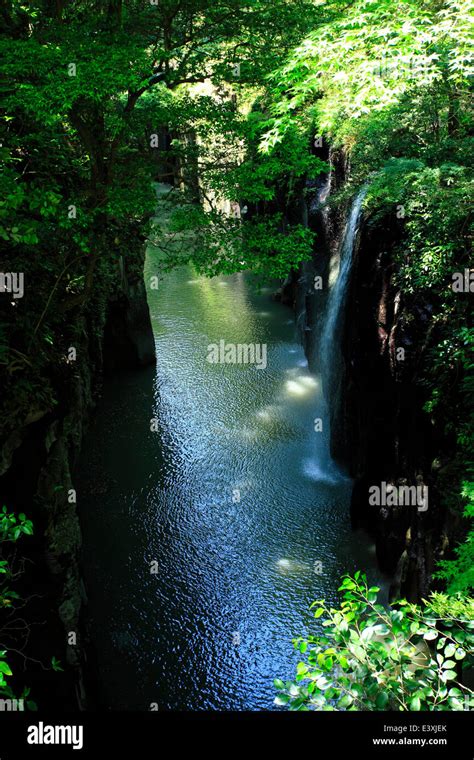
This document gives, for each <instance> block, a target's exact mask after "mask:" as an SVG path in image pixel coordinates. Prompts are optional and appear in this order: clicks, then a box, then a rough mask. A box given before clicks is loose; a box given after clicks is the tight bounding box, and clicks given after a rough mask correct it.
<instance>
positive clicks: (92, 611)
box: [78, 250, 380, 710]
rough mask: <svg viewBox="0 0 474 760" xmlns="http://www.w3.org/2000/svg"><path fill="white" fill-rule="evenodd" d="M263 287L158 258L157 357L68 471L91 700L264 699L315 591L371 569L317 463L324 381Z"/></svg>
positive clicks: (106, 412) (119, 393)
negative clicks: (168, 267)
mask: <svg viewBox="0 0 474 760" xmlns="http://www.w3.org/2000/svg"><path fill="white" fill-rule="evenodd" d="M155 255H156V254H155V253H154V252H153V250H150V251H149V252H148V258H147V264H146V281H147V282H149V281H150V277H151V276H152V275H153V273H154V272H155V270H156V261H155V259H154V256H155ZM273 290H274V284H272V283H269V284H268V286H267V287H263V288H260V289H258V288H257V287H256V285H255V284H254V283H253V281H252V279H251V278H250V277H249V276H248V275H244V274H235V275H232V276H228V277H225V276H222V277H216V278H213V279H211V280H209V279H205V278H203V277H198V276H196V274H195V273H194V272H193V270H192V269H191V268H190V267H182V268H180V269H178V270H175V271H173V272H172V273H170V274H167V275H166V276H165V277H164V280H163V281H162V282H161V283H160V286H159V288H158V289H157V290H149V294H148V296H149V305H150V311H151V316H152V323H153V329H154V333H155V337H156V354H157V357H158V358H157V366H156V368H155V367H152V368H148V369H145V370H142V371H138V372H130V373H120V374H118V375H116V376H115V377H114V378H112V379H110V380H109V381H107V383H106V386H105V389H104V395H103V399H102V401H101V404H100V406H99V408H98V410H97V413H96V415H95V419H94V421H93V424H92V426H91V429H90V431H89V433H88V435H87V438H86V442H85V445H84V449H83V455H82V459H81V463H80V472H79V483H78V494H79V502H80V503H79V506H80V514H81V522H82V529H83V536H84V557H83V564H84V574H85V580H86V586H87V591H88V596H89V604H88V608H87V617H88V625H89V628H90V631H91V636H92V640H93V643H94V649H95V654H96V659H97V668H98V698H99V702H100V705H101V706H102V707H105V708H108V709H137V710H149V709H150V706H153V708H155V709H156V707H157V708H158V709H159V710H170V709H171V710H176V709H185V710H261V709H273V699H274V696H275V691H274V687H273V679H274V678H275V677H278V678H283V679H286V678H292V677H293V675H294V669H295V666H296V663H297V662H298V661H299V659H300V658H301V656H300V655H298V654H297V653H295V652H294V650H293V648H292V643H291V640H292V638H293V637H295V636H298V635H300V634H304V633H305V632H307V631H310V630H311V631H315V630H318V626H319V627H320V625H321V622H320V621H315V620H314V619H313V618H312V613H311V611H310V609H309V606H310V604H311V602H312V601H313V600H314V599H317V598H321V597H324V598H326V599H327V600H333V601H334V602H335V601H336V599H337V586H338V581H339V578H340V576H341V574H342V573H344V572H347V571H349V572H353V571H354V570H355V569H357V568H362V569H365V570H367V571H368V573H369V576H370V579H371V581H372V582H373V581H380V577H379V574H378V572H377V570H376V569H375V567H376V566H375V558H374V551H373V547H372V546H371V545H370V544H369V542H368V540H367V538H366V537H365V536H364V535H363V534H361V533H354V532H352V531H351V529H350V521H349V500H350V492H351V482H350V480H349V479H348V478H347V477H345V476H343V475H342V474H341V473H339V472H338V471H337V470H336V469H335V468H331V471H330V472H327V473H325V472H324V468H323V467H322V465H321V461H320V457H319V454H318V452H319V451H321V450H322V448H325V449H326V450H327V436H328V431H327V429H326V428H327V425H324V427H323V430H322V431H318V430H315V427H316V428H317V427H318V426H317V425H316V426H315V420H316V419H319V418H323V417H324V414H323V403H322V397H321V386H320V381H319V379H318V378H317V377H315V376H313V375H312V374H311V373H310V372H309V370H308V365H307V361H306V359H305V355H304V353H303V349H302V347H301V345H300V343H299V341H298V339H297V333H296V328H295V324H294V318H293V314H292V312H291V311H290V310H289V309H288V308H287V307H285V306H283V305H281V304H280V303H278V302H275V301H274V300H272V298H271V293H272V291H273ZM220 340H225V341H226V343H233V344H239V343H240V344H244V343H245V344H250V343H252V344H265V345H266V347H267V366H266V368H258V367H257V366H255V365H251V364H241V365H239V364H213V363H210V362H209V361H207V355H208V345H209V344H212V343H217V344H218V343H219V341H220ZM323 444H324V445H323Z"/></svg>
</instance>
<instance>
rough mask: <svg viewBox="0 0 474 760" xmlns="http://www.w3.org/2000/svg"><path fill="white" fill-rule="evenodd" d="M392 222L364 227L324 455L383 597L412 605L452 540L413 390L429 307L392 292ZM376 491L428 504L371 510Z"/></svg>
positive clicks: (436, 462) (433, 443)
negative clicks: (392, 489)
mask: <svg viewBox="0 0 474 760" xmlns="http://www.w3.org/2000/svg"><path fill="white" fill-rule="evenodd" d="M399 239H400V228H399V226H398V224H397V220H396V218H392V219H386V221H385V224H384V225H383V226H382V225H380V223H377V224H373V223H371V220H370V219H365V220H363V223H362V226H361V232H360V236H359V242H358V246H357V250H356V252H355V259H354V266H353V270H352V280H351V287H350V292H349V294H348V302H347V307H346V319H345V323H344V328H343V334H342V348H343V356H344V362H343V367H342V382H341V387H342V394H341V403H340V405H339V408H338V409H337V410H336V413H335V416H334V426H333V430H332V449H333V453H334V456H335V457H336V458H337V459H341V460H342V461H344V462H347V463H348V465H349V469H350V472H351V475H352V476H353V477H354V479H355V485H354V491H353V496H352V506H351V515H352V521H353V523H354V524H355V525H356V526H357V525H364V526H365V527H366V528H367V529H368V530H370V531H371V532H372V533H373V535H374V537H375V540H376V547H377V558H378V561H379V564H380V567H381V568H382V569H383V570H385V571H387V572H388V573H390V574H393V575H394V582H393V588H392V592H393V593H394V594H396V595H398V594H400V595H402V596H406V597H407V598H409V599H410V600H412V601H417V600H419V599H420V598H421V597H424V596H426V595H427V593H428V591H429V589H430V587H431V585H432V573H433V571H434V569H435V563H436V561H437V560H438V559H439V558H440V557H441V556H442V555H443V552H444V550H445V548H446V546H447V544H448V540H449V536H450V533H451V529H450V526H449V525H448V523H447V517H446V515H445V514H444V510H443V509H442V508H441V506H440V501H439V493H438V489H437V474H438V470H439V468H440V466H441V465H440V457H442V452H443V441H442V440H441V439H440V438H439V437H438V435H437V431H436V430H435V429H434V428H433V427H432V426H431V424H430V421H429V417H428V416H427V415H426V414H425V413H424V412H423V405H424V403H425V401H426V393H425V391H424V389H423V387H422V386H421V385H420V384H419V383H418V382H417V381H418V379H419V377H420V374H421V372H422V368H423V365H424V362H426V356H425V347H426V343H427V335H428V334H429V331H430V330H431V320H430V316H431V306H430V304H429V303H423V302H418V301H416V300H414V299H413V298H408V297H407V296H406V295H405V294H404V293H403V292H401V291H400V290H398V289H397V288H396V286H395V285H394V273H395V266H396V265H395V263H394V257H393V255H392V251H393V247H394V244H395V243H396V242H398V241H399ZM382 482H385V483H387V484H391V485H394V486H396V487H398V486H404V485H408V486H415V485H416V486H419V487H423V486H427V488H428V491H427V493H428V504H427V505H426V508H425V505H422V506H421V507H420V506H408V505H398V506H397V505H388V506H387V505H378V506H377V505H370V504H369V488H370V487H371V486H377V485H380V484H381V483H382Z"/></svg>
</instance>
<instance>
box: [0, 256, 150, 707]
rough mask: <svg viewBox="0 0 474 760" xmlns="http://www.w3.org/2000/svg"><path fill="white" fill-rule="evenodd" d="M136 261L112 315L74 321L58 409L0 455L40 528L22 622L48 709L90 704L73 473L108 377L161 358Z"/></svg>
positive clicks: (34, 677) (23, 508)
mask: <svg viewBox="0 0 474 760" xmlns="http://www.w3.org/2000/svg"><path fill="white" fill-rule="evenodd" d="M135 259H136V261H134V271H133V273H131V274H128V273H127V272H125V271H124V269H123V266H122V267H119V271H118V272H117V281H116V283H115V285H114V287H113V293H112V294H110V295H109V296H108V297H107V296H106V299H107V302H106V303H105V308H104V309H102V310H94V309H91V310H90V311H89V312H88V313H83V314H82V315H80V316H76V318H75V324H74V333H75V335H76V336H77V335H80V336H81V338H80V340H75V348H76V350H77V359H76V361H75V362H74V363H73V366H70V367H67V368H65V369H64V372H63V374H61V372H59V373H57V374H56V376H55V391H56V394H57V398H58V404H57V406H56V407H54V408H52V409H43V410H41V409H40V410H35V411H34V413H31V414H30V415H29V416H28V417H27V418H26V419H25V421H24V424H23V425H21V426H19V427H18V429H16V430H15V431H14V432H13V433H12V434H11V435H9V437H8V439H7V440H5V441H4V442H3V445H2V446H1V448H0V489H1V493H2V498H3V503H5V504H8V505H9V506H10V507H11V508H12V510H13V511H15V512H25V513H26V514H27V516H28V517H29V518H31V519H32V521H33V525H34V535H33V537H31V538H29V539H28V540H24V541H23V542H22V548H21V553H22V554H26V565H25V573H24V577H23V580H22V583H23V585H24V589H22V598H25V599H27V604H26V606H25V608H24V610H23V611H22V617H23V618H25V620H26V622H27V625H28V628H29V636H28V642H27V644H26V646H25V652H24V653H25V655H26V656H29V657H32V658H34V659H36V660H41V662H42V663H43V665H44V666H45V669H43V668H42V667H38V668H35V667H31V668H28V684H27V685H28V686H29V687H31V696H32V698H33V699H35V700H36V701H37V703H38V704H39V705H40V707H41V709H47V708H48V707H49V708H52V709H56V710H57V709H60V710H64V709H66V710H67V709H70V710H74V709H77V707H79V708H81V709H84V708H85V707H87V705H88V688H87V673H88V671H90V668H89V665H88V662H87V653H88V644H87V636H86V634H85V631H84V627H83V625H82V620H81V612H82V608H83V604H84V602H85V601H86V598H87V594H86V589H85V588H84V584H83V581H82V577H81V568H80V551H81V530H80V525H79V520H78V514H77V509H76V497H75V490H74V468H75V464H76V462H77V459H78V456H79V453H80V449H81V445H82V440H83V433H84V430H85V428H86V426H87V422H88V419H89V417H90V415H91V413H92V411H93V409H94V406H95V404H96V402H97V398H98V396H99V395H100V388H101V379H102V375H103V373H104V372H105V371H115V370H117V369H119V368H121V367H134V366H136V367H139V366H143V365H144V364H148V363H151V362H153V361H154V359H155V352H154V337H153V333H152V328H151V322H150V316H149V311H148V304H147V301H146V291H145V286H144V283H143V261H144V255H143V249H142V248H141V249H140V251H139V252H137V254H136V256H135ZM100 288H101V284H100V282H99V283H98V285H97V289H98V291H99V290H100ZM100 297H101V298H102V297H103V294H102V293H101V294H100ZM101 314H102V316H100V315H101ZM32 405H33V406H34V404H33V400H32ZM32 588H34V596H32V592H31V589H32ZM71 634H73V635H71ZM71 642H73V643H71ZM52 656H55V657H56V658H57V659H58V660H59V661H60V662H61V664H62V666H63V667H64V668H65V671H66V672H65V674H61V675H60V676H58V675H54V676H53V674H52V671H51V670H50V669H48V668H51V657H52ZM53 684H54V685H53Z"/></svg>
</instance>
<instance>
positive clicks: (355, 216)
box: [319, 187, 366, 397]
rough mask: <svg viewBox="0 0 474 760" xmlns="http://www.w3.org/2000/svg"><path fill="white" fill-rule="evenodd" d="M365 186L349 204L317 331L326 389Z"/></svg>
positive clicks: (334, 355) (329, 377)
mask: <svg viewBox="0 0 474 760" xmlns="http://www.w3.org/2000/svg"><path fill="white" fill-rule="evenodd" d="M365 193H366V188H365V187H363V188H362V189H361V190H359V192H358V193H357V195H356V197H355V199H354V201H353V203H352V207H351V211H350V214H349V218H348V220H347V223H346V228H345V230H344V235H343V238H342V245H341V249H340V257H339V272H338V275H337V279H336V282H335V283H334V285H333V287H332V289H331V292H330V294H329V298H328V303H327V306H326V314H325V320H324V326H323V330H322V333H321V343H320V349H319V351H320V366H321V368H322V379H323V388H324V386H326V391H325V393H326V397H327V396H328V393H327V389H328V388H329V387H330V385H331V383H332V375H333V373H332V369H333V367H334V362H335V357H336V353H337V352H338V351H339V350H340V349H339V345H338V335H337V328H338V325H339V323H340V318H341V316H342V311H343V309H344V303H345V300H346V294H347V287H348V284H349V276H350V273H351V268H352V258H353V253H354V243H355V240H356V235H357V229H358V224H359V219H360V213H361V210H362V203H363V201H364V197H365Z"/></svg>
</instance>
